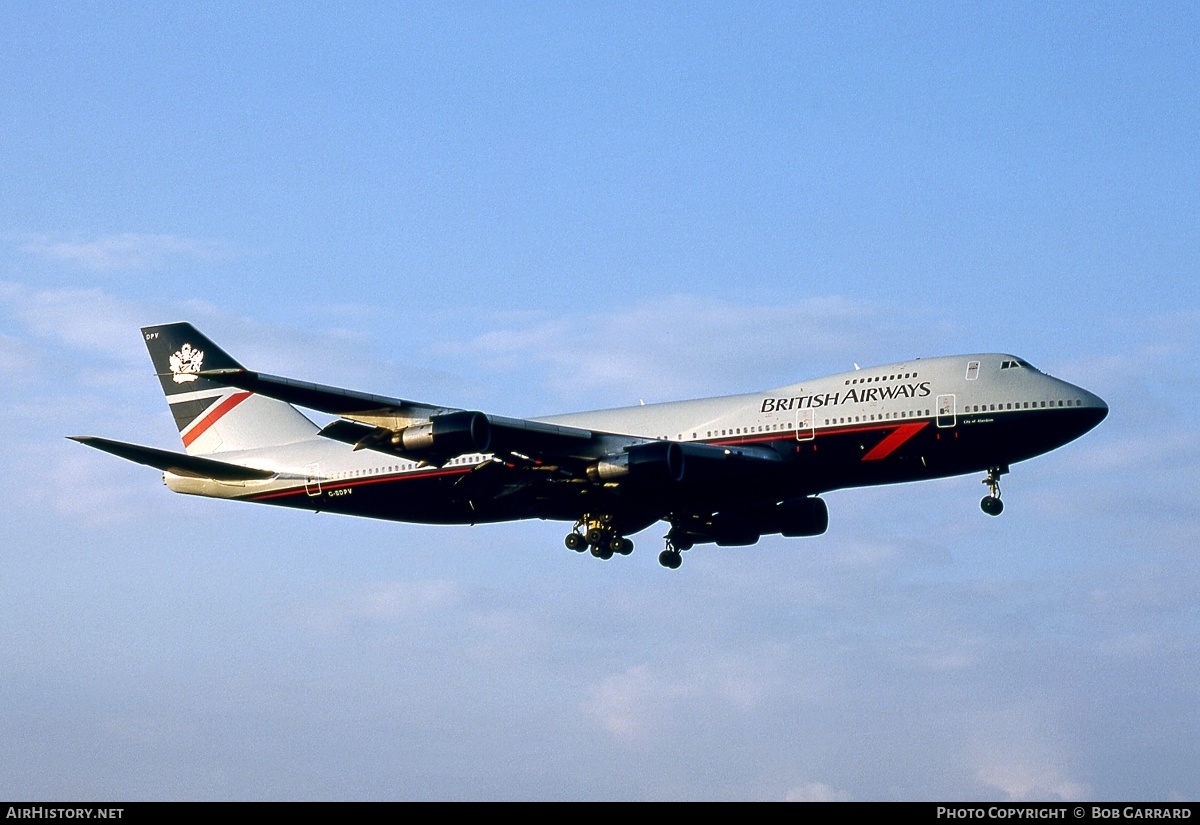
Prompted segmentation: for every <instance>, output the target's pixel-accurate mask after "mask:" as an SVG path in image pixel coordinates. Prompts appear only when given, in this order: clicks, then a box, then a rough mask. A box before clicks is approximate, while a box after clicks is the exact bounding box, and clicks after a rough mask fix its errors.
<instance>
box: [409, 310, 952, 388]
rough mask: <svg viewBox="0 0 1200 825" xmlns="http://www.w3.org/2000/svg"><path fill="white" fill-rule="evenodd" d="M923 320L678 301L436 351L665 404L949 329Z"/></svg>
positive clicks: (523, 324) (523, 322)
mask: <svg viewBox="0 0 1200 825" xmlns="http://www.w3.org/2000/svg"><path fill="white" fill-rule="evenodd" d="M931 315H932V313H931V312H929V311H927V310H923V309H914V308H910V309H908V310H907V311H906V313H899V315H898V314H897V312H896V310H895V308H894V307H892V308H884V307H882V306H880V305H874V304H869V303H860V302H854V301H850V300H847V299H845V298H841V297H838V296H828V297H820V298H810V299H807V300H805V301H801V302H799V303H796V304H790V305H785V306H744V305H740V304H735V303H732V302H729V301H724V300H718V299H712V298H705V297H700V296H694V295H674V296H667V297H662V298H657V299H654V300H650V301H647V302H644V303H642V304H639V305H637V306H633V307H630V308H628V309H622V310H615V311H611V312H593V313H589V312H580V313H579V314H577V315H571V316H568V317H561V318H553V319H545V318H542V319H540V320H538V319H532V318H517V319H515V321H516V322H517V323H516V324H514V325H511V326H509V327H508V328H505V329H497V330H492V331H489V332H484V333H482V334H480V335H477V336H476V337H474V338H471V339H469V340H466V341H452V342H446V343H443V344H440V345H437V346H435V347H434V348H433V349H434V354H435V355H438V356H442V357H457V358H463V359H466V360H468V361H474V362H478V363H482V364H483V365H484V366H485V367H486V368H487V369H489V370H492V371H495V372H500V373H511V372H515V371H527V370H529V368H530V367H531V366H532V367H534V368H535V369H538V370H540V371H543V372H545V373H546V376H547V378H546V380H547V382H548V383H549V384H550V385H551V386H552V387H553V389H554V390H555V391H556V392H557V393H558V394H559V395H560V396H570V397H583V398H587V397H589V396H590V397H593V398H596V399H603V398H611V397H613V396H616V397H618V398H620V399H623V401H625V402H628V401H630V400H631V399H632V400H634V401H636V400H637V399H638V398H644V399H645V400H646V401H651V400H655V401H661V400H670V399H674V398H677V397H685V396H695V395H699V394H715V393H721V392H736V391H746V390H749V389H751V388H754V387H765V386H770V385H771V383H772V382H777V383H780V384H783V383H791V382H794V381H797V380H801V379H804V378H811V377H815V376H816V375H820V374H822V373H824V372H826V371H828V370H830V369H851V368H852V367H853V363H854V362H855V361H858V362H862V363H874V362H879V361H883V360H888V359H891V358H899V357H910V356H917V355H921V354H922V352H923V349H924V348H925V346H924V345H926V344H930V342H931V341H932V340H933V339H934V336H937V335H944V334H945V329H946V324H945V323H943V322H938V321H937V320H936V319H935V318H931ZM897 317H899V318H900V320H896V319H897Z"/></svg>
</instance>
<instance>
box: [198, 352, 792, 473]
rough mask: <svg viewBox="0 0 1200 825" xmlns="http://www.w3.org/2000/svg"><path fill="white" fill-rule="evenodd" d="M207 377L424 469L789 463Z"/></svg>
mask: <svg viewBox="0 0 1200 825" xmlns="http://www.w3.org/2000/svg"><path fill="white" fill-rule="evenodd" d="M199 374H200V376H201V377H202V378H208V379H210V380H213V381H216V382H219V383H223V384H228V385H230V386H234V387H238V388H240V389H244V390H249V391H251V392H256V393H260V394H262V395H265V396H268V397H270V398H276V399H279V400H280V401H286V402H288V403H291V404H296V405H299V406H302V407H308V408H310V409H314V410H319V411H320V412H324V413H329V414H332V415H337V416H340V420H338V421H334V422H333V423H331V424H329V425H327V426H326V427H324V428H323V429H322V430H321V432H320V435H321V436H323V437H325V438H330V439H333V440H335V441H341V442H344V443H346V444H350V445H353V447H354V449H356V450H362V449H367V450H375V451H377V452H382V453H388V454H391V455H397V456H400V457H401V458H406V459H409V460H412V461H418V462H421V463H424V464H436V465H441V464H444V463H445V462H447V461H449V460H450V459H451V458H454V457H455V456H460V455H468V454H476V453H477V454H492V455H495V456H497V457H498V458H501V459H502V460H503V461H505V462H506V463H510V464H513V465H514V466H518V465H519V466H526V467H531V468H537V469H541V470H549V471H560V472H561V473H562V474H563V475H565V476H569V477H577V478H578V477H585V476H586V477H587V478H589V479H591V480H592V481H615V480H618V479H622V478H625V477H626V476H630V475H633V476H642V477H655V478H661V479H669V480H674V481H681V480H682V479H683V477H684V475H685V472H684V466H685V463H686V465H687V466H688V468H689V469H688V471H687V475H688V476H689V477H691V478H695V479H698V478H699V477H701V476H703V475H706V474H707V473H708V472H709V471H710V470H717V468H720V472H722V474H724V475H727V476H728V474H729V473H730V472H731V471H732V473H733V474H734V475H737V474H738V472H739V471H740V470H743V469H748V468H750V467H752V466H754V465H757V466H762V465H763V464H764V463H766V464H776V463H778V462H780V461H782V456H781V455H780V453H778V452H777V451H775V450H773V449H771V448H769V447H763V446H756V445H737V446H728V447H725V446H715V445H706V444H692V443H682V442H675V441H665V440H662V439H656V438H649V437H645V436H637V435H629V434H623V433H614V432H606V431H603V430H593V429H587V428H583V427H565V426H561V425H558V424H549V423H546V422H542V421H531V420H529V419H524V418H506V417H503V416H496V415H489V414H485V413H482V412H478V411H473V410H462V409H456V408H453V407H439V406H436V405H433V404H424V403H420V402H416V401H408V400H405V399H401V398H389V397H388V396H383V395H374V394H371V393H364V392H357V391H355V390H344V389H340V388H338V387H330V386H325V385H321V384H311V383H308V382H306V381H297V380H295V379H291V378H281V377H279V376H274V375H265V374H263V373H257V372H252V371H250V370H246V369H241V368H238V369H219V370H205V371H203V372H200V373H199Z"/></svg>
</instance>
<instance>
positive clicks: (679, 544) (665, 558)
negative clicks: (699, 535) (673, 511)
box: [658, 523, 694, 570]
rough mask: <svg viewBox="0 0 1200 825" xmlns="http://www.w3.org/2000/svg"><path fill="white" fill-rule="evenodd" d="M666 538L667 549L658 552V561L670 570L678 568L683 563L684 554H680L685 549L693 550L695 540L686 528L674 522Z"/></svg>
mask: <svg viewBox="0 0 1200 825" xmlns="http://www.w3.org/2000/svg"><path fill="white" fill-rule="evenodd" d="M666 539H667V549H666V550H663V551H662V552H661V553H659V554H658V563H659V564H661V565H662V566H663V567H665V568H667V569H668V570H678V569H679V565H681V564H683V556H682V555H680V554H681V553H682V552H683V551H684V550H691V549H692V547H693V545H694V542H693V541H692V538H691V536H689V535H688V534H687V532H686V531H685V530H683V529H682V528H680V527H679V526H677V525H675V524H674V523H673V524H672V527H671V529H670V530H669V531H668V532H667V535H666Z"/></svg>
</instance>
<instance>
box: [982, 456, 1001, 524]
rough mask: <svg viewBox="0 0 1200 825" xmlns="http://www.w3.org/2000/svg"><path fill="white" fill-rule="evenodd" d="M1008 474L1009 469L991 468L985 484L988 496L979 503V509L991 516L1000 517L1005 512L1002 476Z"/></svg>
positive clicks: (984, 481)
mask: <svg viewBox="0 0 1200 825" xmlns="http://www.w3.org/2000/svg"><path fill="white" fill-rule="evenodd" d="M1007 472H1008V467H991V468H989V469H988V474H987V478H985V479H984V480H983V483H984V484H986V485H987V488H988V494H987V495H986V496H984V497H983V500H982V501H980V502H979V508H980V509H981V510H983V512H985V513H987V514H988V515H989V516H998V515H1000V514H1001V513H1003V512H1004V502H1003V501H1001V500H1000V476H1002V475H1004V474H1005V473H1007Z"/></svg>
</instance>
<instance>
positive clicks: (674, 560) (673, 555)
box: [658, 550, 683, 570]
mask: <svg viewBox="0 0 1200 825" xmlns="http://www.w3.org/2000/svg"><path fill="white" fill-rule="evenodd" d="M658 563H659V564H661V565H662V566H663V567H666V568H667V569H669V570H678V569H679V565H681V564H683V557H682V556H680V555H679V551H678V550H664V551H662V552H661V553H659V554H658Z"/></svg>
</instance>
